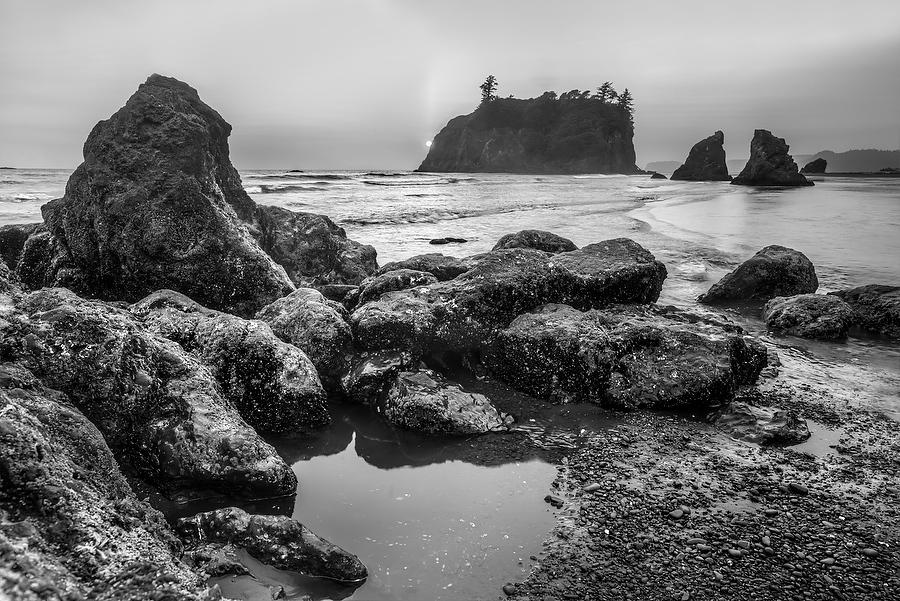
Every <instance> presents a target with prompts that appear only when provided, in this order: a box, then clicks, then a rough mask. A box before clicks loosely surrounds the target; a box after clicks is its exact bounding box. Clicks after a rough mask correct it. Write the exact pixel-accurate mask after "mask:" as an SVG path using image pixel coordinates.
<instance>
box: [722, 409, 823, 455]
mask: <svg viewBox="0 0 900 601" xmlns="http://www.w3.org/2000/svg"><path fill="white" fill-rule="evenodd" d="M713 423H714V424H715V425H716V427H717V428H719V429H720V430H724V431H725V432H727V433H728V434H729V435H730V436H733V437H735V438H738V439H740V440H746V441H747V442H753V443H756V444H761V445H772V444H780V445H794V444H800V443H801V442H803V441H805V440H807V439H809V437H810V432H809V427H808V426H807V425H806V420H802V419H800V418H799V417H797V415H796V413H794V412H792V411H787V410H784V409H774V408H772V407H758V406H754V405H750V404H749V403H746V402H743V401H735V402H733V403H731V404H730V405H729V406H728V407H726V408H725V409H723V410H722V411H720V412H717V413H716V414H714V416H713Z"/></svg>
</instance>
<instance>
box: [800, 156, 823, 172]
mask: <svg viewBox="0 0 900 601" xmlns="http://www.w3.org/2000/svg"><path fill="white" fill-rule="evenodd" d="M827 168H828V161H826V160H825V159H822V158H818V159H815V160H813V161H810V162H808V163H807V164H806V165H804V166H803V169H801V170H800V173H825V169H827Z"/></svg>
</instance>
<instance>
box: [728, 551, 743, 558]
mask: <svg viewBox="0 0 900 601" xmlns="http://www.w3.org/2000/svg"><path fill="white" fill-rule="evenodd" d="M728 554H729V555H731V556H732V557H740V556H741V555H743V553H742V552H741V550H740V549H728Z"/></svg>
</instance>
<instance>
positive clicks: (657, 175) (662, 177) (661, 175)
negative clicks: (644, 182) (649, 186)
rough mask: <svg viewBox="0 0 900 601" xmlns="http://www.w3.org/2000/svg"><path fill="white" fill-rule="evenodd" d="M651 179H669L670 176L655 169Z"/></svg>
mask: <svg viewBox="0 0 900 601" xmlns="http://www.w3.org/2000/svg"><path fill="white" fill-rule="evenodd" d="M650 179H669V178H667V177H666V176H665V175H663V174H662V173H657V172H656V171H654V172H653V175H651V176H650Z"/></svg>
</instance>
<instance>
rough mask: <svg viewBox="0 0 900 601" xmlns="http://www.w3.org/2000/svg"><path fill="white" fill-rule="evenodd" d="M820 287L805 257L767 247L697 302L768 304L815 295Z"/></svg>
mask: <svg viewBox="0 0 900 601" xmlns="http://www.w3.org/2000/svg"><path fill="white" fill-rule="evenodd" d="M818 287H819V279H818V278H817V277H816V268H815V267H814V266H813V264H812V262H811V261H810V260H809V259H808V258H806V255H804V254H803V253H801V252H800V251H797V250H794V249H792V248H786V247H784V246H778V245H772V246H766V247H765V248H763V249H762V250H760V251H759V252H758V253H756V254H755V255H753V256H752V257H751V258H749V259H747V260H746V261H744V262H743V263H741V264H740V265H739V266H738V268H737V269H735V270H734V271H732V272H731V273H728V274H726V275H725V277H723V278H722V279H721V280H719V281H718V282H716V283H715V284H713V285H712V287H711V288H710V289H709V290H708V291H707V292H706V293H704V294H701V295H700V298H699V299H698V300H699V301H700V302H701V303H707V304H714V303H723V302H725V303H727V302H739V301H767V300H770V299H773V298H775V297H776V296H794V295H795V294H812V293H813V292H815V291H816V290H817V289H818Z"/></svg>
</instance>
